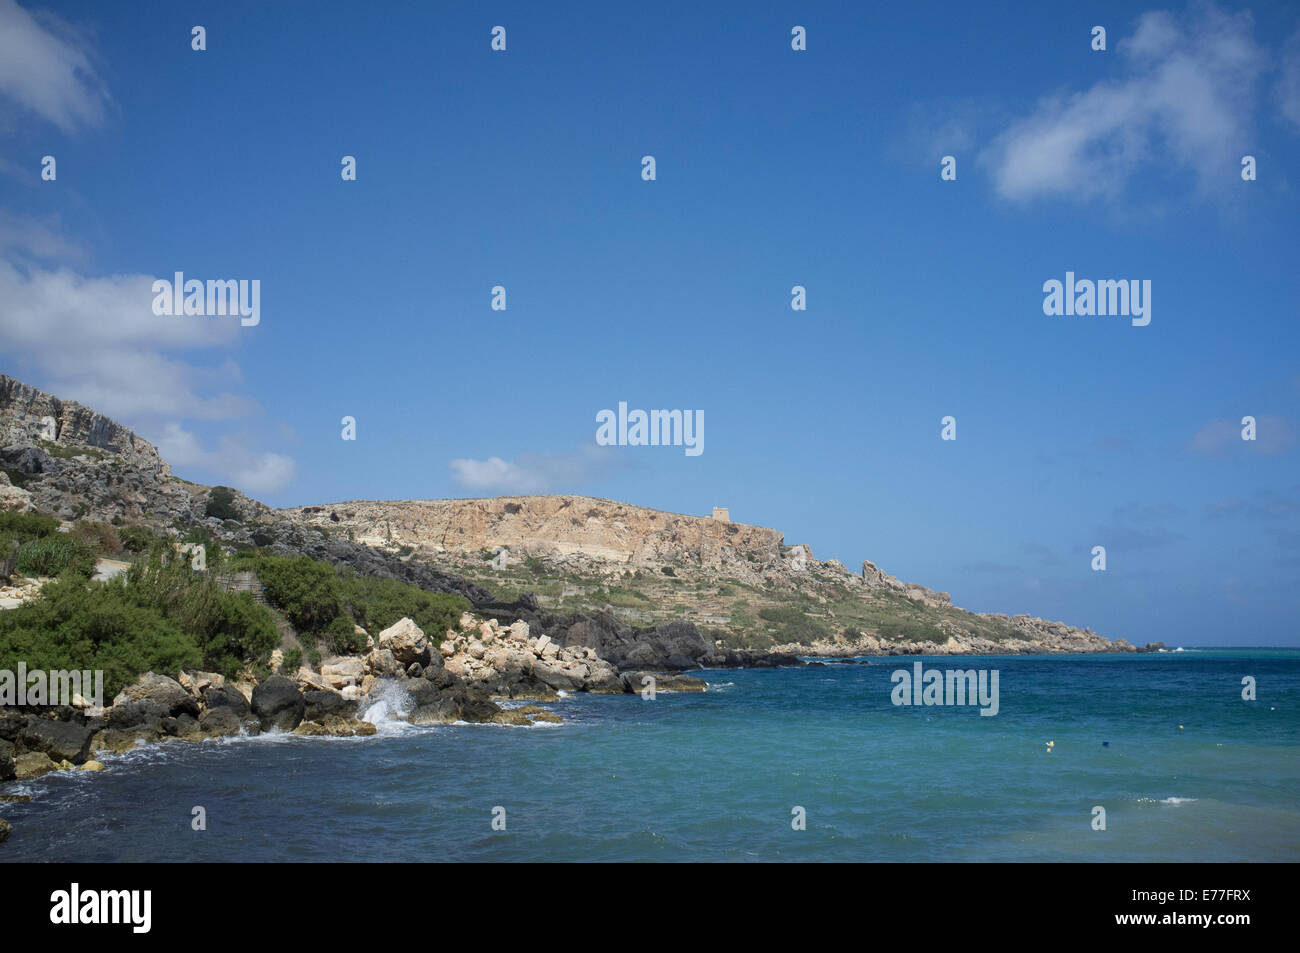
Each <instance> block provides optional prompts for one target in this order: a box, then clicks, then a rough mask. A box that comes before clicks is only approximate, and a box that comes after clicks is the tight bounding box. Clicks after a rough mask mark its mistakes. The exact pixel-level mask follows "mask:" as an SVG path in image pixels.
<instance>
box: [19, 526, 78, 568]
mask: <svg viewBox="0 0 1300 953" xmlns="http://www.w3.org/2000/svg"><path fill="white" fill-rule="evenodd" d="M14 568H15V569H17V570H18V571H19V572H20V573H22V574H23V575H24V576H57V575H59V574H61V573H63V572H70V573H72V574H73V575H77V576H87V577H89V576H93V575H94V574H95V553H94V551H93V550H92V549H91V548H90V547H89V546H87V545H86V544H85V543H83V542H82V541H81V540H79V539H76V538H75V537H73V536H70V535H67V534H64V533H55V534H53V535H51V536H46V537H44V538H42V539H34V540H31V541H30V542H26V543H23V544H22V545H21V546H19V547H18V551H17V552H16V553H15V554H14Z"/></svg>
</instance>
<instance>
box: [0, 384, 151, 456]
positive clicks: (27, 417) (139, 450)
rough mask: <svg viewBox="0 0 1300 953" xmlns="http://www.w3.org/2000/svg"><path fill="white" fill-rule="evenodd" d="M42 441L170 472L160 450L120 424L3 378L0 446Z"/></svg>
mask: <svg viewBox="0 0 1300 953" xmlns="http://www.w3.org/2000/svg"><path fill="white" fill-rule="evenodd" d="M41 442H44V443H49V444H53V445H55V446H57V447H68V448H71V447H87V448H93V449H97V450H102V451H106V452H107V453H111V454H113V455H114V456H116V457H119V458H121V459H122V460H123V461H124V462H126V463H127V464H129V465H130V466H132V467H135V468H137V469H139V470H143V471H148V472H152V473H154V474H156V475H160V476H169V475H170V474H171V467H169V466H168V465H167V463H166V461H164V460H163V458H162V456H161V455H160V454H159V453H158V448H157V447H155V446H154V445H153V444H151V443H150V442H149V441H147V440H145V439H144V438H143V437H140V436H137V435H136V434H135V433H133V432H131V431H130V430H128V429H126V428H125V427H123V426H122V425H121V424H119V423H117V422H116V421H114V420H111V419H109V418H108V417H105V416H104V415H103V414H100V413H96V412H95V411H93V410H91V409H90V408H88V407H83V406H82V405H81V404H79V403H77V402H76V401H72V400H60V399H59V398H58V397H55V396H53V395H52V394H47V393H45V392H44V391H42V390H37V389H36V388H35V387H32V386H31V385H30V384H24V383H23V382H22V381H16V380H14V379H13V378H12V377H8V376H6V375H4V374H0V446H3V447H8V446H12V445H15V444H19V445H25V444H33V443H35V444H39V443H41Z"/></svg>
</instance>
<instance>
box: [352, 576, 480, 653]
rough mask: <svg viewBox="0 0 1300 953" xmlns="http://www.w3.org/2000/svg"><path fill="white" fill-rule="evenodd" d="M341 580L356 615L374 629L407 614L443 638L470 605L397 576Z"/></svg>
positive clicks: (359, 621)
mask: <svg viewBox="0 0 1300 953" xmlns="http://www.w3.org/2000/svg"><path fill="white" fill-rule="evenodd" d="M341 581H342V584H343V591H344V599H345V601H346V603H347V606H348V608H349V609H350V610H351V612H352V617H353V618H354V619H356V620H357V624H358V625H360V626H361V627H362V628H364V629H368V630H369V631H371V632H382V631H383V630H384V629H386V628H388V627H389V626H390V625H392V624H393V623H395V622H397V621H399V620H401V619H402V618H403V617H407V618H409V619H411V621H413V622H414V623H415V624H416V625H418V626H419V627H420V628H421V629H423V630H424V633H425V634H426V635H428V636H429V637H430V638H432V639H434V640H435V641H441V640H442V634H443V633H444V632H446V631H447V630H448V629H451V628H455V627H456V625H457V624H458V623H459V622H460V614H461V613H462V612H464V611H466V610H467V609H469V607H470V606H469V602H468V600H466V599H463V598H461V597H460V596H456V595H449V594H447V593H435V592H426V591H425V590H423V589H421V588H420V587H419V586H413V585H410V584H409V583H405V582H398V581H397V580H396V579H381V578H378V577H375V576H345V577H344V578H343V579H342V580H341Z"/></svg>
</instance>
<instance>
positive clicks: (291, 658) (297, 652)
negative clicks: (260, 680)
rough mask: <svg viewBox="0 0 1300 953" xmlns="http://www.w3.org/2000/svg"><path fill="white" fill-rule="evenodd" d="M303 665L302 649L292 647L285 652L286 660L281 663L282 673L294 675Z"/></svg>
mask: <svg viewBox="0 0 1300 953" xmlns="http://www.w3.org/2000/svg"><path fill="white" fill-rule="evenodd" d="M301 665H302V649H290V650H289V651H287V652H285V653H284V662H283V663H282V664H281V665H280V672H281V674H286V673H287V675H288V676H289V677H292V676H293V674H294V673H295V672H297V671H298V669H299V667H301Z"/></svg>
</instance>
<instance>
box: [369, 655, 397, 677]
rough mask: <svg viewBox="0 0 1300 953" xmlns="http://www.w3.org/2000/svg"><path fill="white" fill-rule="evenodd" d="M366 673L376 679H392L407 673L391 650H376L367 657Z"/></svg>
mask: <svg viewBox="0 0 1300 953" xmlns="http://www.w3.org/2000/svg"><path fill="white" fill-rule="evenodd" d="M366 671H367V673H369V674H370V675H373V676H375V677H376V678H391V677H393V676H394V675H400V674H402V673H403V672H405V671H406V666H405V665H402V664H401V663H399V662H398V661H397V656H395V655H393V653H392V651H390V650H389V649H375V650H374V651H373V652H371V653H370V654H369V655H367V656H366Z"/></svg>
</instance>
